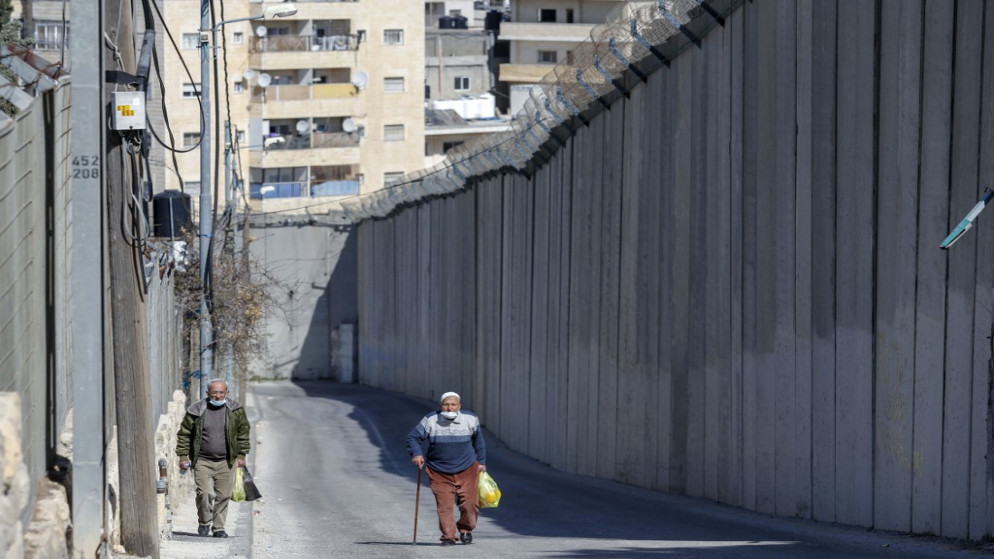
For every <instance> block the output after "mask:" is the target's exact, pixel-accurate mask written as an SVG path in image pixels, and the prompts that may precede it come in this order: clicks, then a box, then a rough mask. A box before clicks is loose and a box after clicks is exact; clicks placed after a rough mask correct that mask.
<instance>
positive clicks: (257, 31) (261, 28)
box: [255, 25, 269, 37]
mask: <svg viewBox="0 0 994 559" xmlns="http://www.w3.org/2000/svg"><path fill="white" fill-rule="evenodd" d="M267 33H269V30H268V29H266V26H265V25H260V26H259V27H256V28H255V34H256V35H257V36H259V37H265V36H266V34H267Z"/></svg>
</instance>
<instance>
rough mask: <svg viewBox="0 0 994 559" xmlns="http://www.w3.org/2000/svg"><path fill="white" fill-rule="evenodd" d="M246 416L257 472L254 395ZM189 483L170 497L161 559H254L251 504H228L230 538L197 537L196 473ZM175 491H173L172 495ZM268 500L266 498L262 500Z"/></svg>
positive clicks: (250, 457)
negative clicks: (250, 426) (193, 481)
mask: <svg viewBox="0 0 994 559" xmlns="http://www.w3.org/2000/svg"><path fill="white" fill-rule="evenodd" d="M243 404H244V405H245V412H246V415H247V416H248V420H249V423H250V424H251V425H252V443H253V444H252V447H253V448H252V450H253V451H252V452H250V453H249V455H248V457H247V465H248V468H249V471H254V469H255V468H254V467H253V466H254V464H255V450H256V446H257V445H258V444H259V443H260V442H261V436H260V434H259V432H258V425H257V422H258V417H259V413H258V408H257V404H258V403H257V402H256V401H255V399H254V394H251V393H247V394H246V401H245V402H243ZM184 476H190V479H189V480H184V482H183V483H178V484H176V485H177V487H176V494H175V495H174V494H170V496H169V497H170V511H171V514H170V515H169V519H167V521H166V525H165V526H164V527H161V533H162V538H161V540H160V542H159V557H160V559H189V558H191V557H197V558H205V559H213V558H228V557H232V558H239V559H242V558H250V557H252V518H253V514H255V510H254V507H253V506H252V503H250V502H247V501H245V502H241V503H236V502H234V501H231V502H230V503H229V504H228V518H227V521H226V522H225V527H224V531H225V532H227V533H228V537H227V538H214V537H212V536H200V535H198V534H197V525H198V524H197V502H196V499H195V494H196V487H195V486H194V484H193V483H192V480H193V473H192V472H190V473H187V474H184ZM172 490H173V489H172V488H170V491H171V492H172ZM263 498H265V497H263Z"/></svg>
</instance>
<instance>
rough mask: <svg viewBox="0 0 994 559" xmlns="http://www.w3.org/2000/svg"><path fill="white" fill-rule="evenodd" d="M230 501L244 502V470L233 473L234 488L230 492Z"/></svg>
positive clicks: (240, 469)
mask: <svg viewBox="0 0 994 559" xmlns="http://www.w3.org/2000/svg"><path fill="white" fill-rule="evenodd" d="M231 500H232V501H236V502H237V501H244V500H245V470H244V469H242V468H238V470H237V471H235V487H234V489H232V490H231Z"/></svg>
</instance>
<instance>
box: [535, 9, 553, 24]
mask: <svg viewBox="0 0 994 559" xmlns="http://www.w3.org/2000/svg"><path fill="white" fill-rule="evenodd" d="M538 20H539V21H540V22H542V23H555V22H556V10H545V9H543V10H539V11H538Z"/></svg>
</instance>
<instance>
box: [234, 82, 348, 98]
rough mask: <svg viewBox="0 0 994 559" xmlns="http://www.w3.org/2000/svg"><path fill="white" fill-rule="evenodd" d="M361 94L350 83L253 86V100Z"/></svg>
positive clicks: (344, 96)
mask: <svg viewBox="0 0 994 559" xmlns="http://www.w3.org/2000/svg"><path fill="white" fill-rule="evenodd" d="M358 94H359V90H358V89H357V88H356V86H354V85H352V84H350V83H316V84H314V85H271V86H269V87H265V88H263V87H259V86H255V87H253V88H252V102H253V103H264V102H267V101H312V100H314V99H344V98H348V97H355V96H356V95H358Z"/></svg>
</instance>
